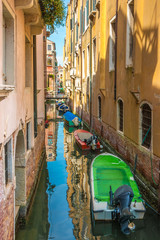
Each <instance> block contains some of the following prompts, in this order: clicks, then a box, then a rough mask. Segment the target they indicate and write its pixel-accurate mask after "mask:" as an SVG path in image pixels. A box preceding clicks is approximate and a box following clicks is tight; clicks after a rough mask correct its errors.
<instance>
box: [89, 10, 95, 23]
mask: <svg viewBox="0 0 160 240" xmlns="http://www.w3.org/2000/svg"><path fill="white" fill-rule="evenodd" d="M95 17H96V10H92V11H91V12H90V14H89V19H90V20H91V21H93V19H94V18H95Z"/></svg>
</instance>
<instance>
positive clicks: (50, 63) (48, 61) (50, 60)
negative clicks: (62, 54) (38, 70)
mask: <svg viewBox="0 0 160 240" xmlns="http://www.w3.org/2000/svg"><path fill="white" fill-rule="evenodd" d="M47 66H52V59H51V58H49V57H48V58H47Z"/></svg>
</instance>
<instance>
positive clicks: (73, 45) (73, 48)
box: [72, 0, 76, 112]
mask: <svg viewBox="0 0 160 240" xmlns="http://www.w3.org/2000/svg"><path fill="white" fill-rule="evenodd" d="M72 24H73V26H72V29H73V44H72V51H73V69H74V67H75V65H74V58H75V0H73V22H72ZM75 78H76V77H75V76H74V75H73V112H74V110H76V109H74V108H75Z"/></svg>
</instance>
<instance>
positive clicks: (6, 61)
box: [2, 4, 15, 85]
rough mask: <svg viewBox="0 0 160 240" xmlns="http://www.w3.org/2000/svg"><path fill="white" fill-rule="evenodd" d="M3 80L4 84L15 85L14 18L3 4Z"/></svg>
mask: <svg viewBox="0 0 160 240" xmlns="http://www.w3.org/2000/svg"><path fill="white" fill-rule="evenodd" d="M2 41H3V50H2V51H3V54H2V60H3V80H2V84H5V85H14V42H15V40H14V18H13V17H12V15H11V14H10V12H9V11H8V9H7V8H6V7H5V5H4V4H3V40H2Z"/></svg>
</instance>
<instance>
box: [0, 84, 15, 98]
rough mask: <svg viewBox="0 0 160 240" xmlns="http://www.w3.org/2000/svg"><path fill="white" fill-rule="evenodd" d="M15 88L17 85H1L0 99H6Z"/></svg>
mask: <svg viewBox="0 0 160 240" xmlns="http://www.w3.org/2000/svg"><path fill="white" fill-rule="evenodd" d="M14 89H15V87H14V86H12V85H0V101H2V100H3V99H5V98H6V97H7V96H8V95H9V93H10V92H12V91H13V90H14Z"/></svg>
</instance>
